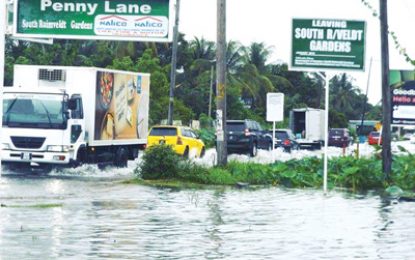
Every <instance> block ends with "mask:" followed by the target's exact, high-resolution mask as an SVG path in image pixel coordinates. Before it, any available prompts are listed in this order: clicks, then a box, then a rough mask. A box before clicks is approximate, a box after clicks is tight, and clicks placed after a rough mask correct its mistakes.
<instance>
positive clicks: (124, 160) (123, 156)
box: [114, 147, 128, 168]
mask: <svg viewBox="0 0 415 260" xmlns="http://www.w3.org/2000/svg"><path fill="white" fill-rule="evenodd" d="M114 158H115V159H114V165H115V166H116V167H118V168H125V167H127V165H128V150H127V149H126V148H124V147H120V148H118V149H117V150H116V154H115V157H114Z"/></svg>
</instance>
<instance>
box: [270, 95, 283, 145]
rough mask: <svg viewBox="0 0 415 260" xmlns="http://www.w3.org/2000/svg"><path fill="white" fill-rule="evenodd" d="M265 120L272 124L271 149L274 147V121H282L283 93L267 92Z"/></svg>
mask: <svg viewBox="0 0 415 260" xmlns="http://www.w3.org/2000/svg"><path fill="white" fill-rule="evenodd" d="M267 121H268V122H273V125H272V150H274V149H275V122H281V121H284V94H283V93H267Z"/></svg>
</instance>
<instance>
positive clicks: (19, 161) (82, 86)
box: [1, 65, 150, 167]
mask: <svg viewBox="0 0 415 260" xmlns="http://www.w3.org/2000/svg"><path fill="white" fill-rule="evenodd" d="M149 96H150V75H149V74H145V73H134V72H126V71H118V70H110V69H101V68H95V67H67V66H40V65H15V66H14V83H13V86H12V87H4V88H3V118H2V122H3V126H2V130H1V141H2V147H1V149H2V150H1V160H2V163H3V164H5V165H11V166H31V167H36V166H37V167H45V166H78V165H80V164H84V163H92V164H100V163H102V164H113V165H115V166H117V167H126V166H127V162H128V160H134V159H135V158H137V156H138V152H139V150H142V149H145V146H146V142H147V132H148V116H149Z"/></svg>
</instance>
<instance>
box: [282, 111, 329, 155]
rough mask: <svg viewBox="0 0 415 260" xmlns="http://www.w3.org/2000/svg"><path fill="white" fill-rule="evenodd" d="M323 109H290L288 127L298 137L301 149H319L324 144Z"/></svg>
mask: <svg viewBox="0 0 415 260" xmlns="http://www.w3.org/2000/svg"><path fill="white" fill-rule="evenodd" d="M324 117H325V111H324V110H322V109H316V108H297V109H293V110H291V111H290V129H291V131H292V132H293V133H294V135H296V136H297V138H298V144H299V146H300V148H301V149H321V147H322V146H323V144H324V137H325V129H324V120H325V118H324Z"/></svg>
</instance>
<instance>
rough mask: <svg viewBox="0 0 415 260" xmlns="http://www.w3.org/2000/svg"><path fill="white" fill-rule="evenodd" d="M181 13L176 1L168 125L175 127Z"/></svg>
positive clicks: (178, 3)
mask: <svg viewBox="0 0 415 260" xmlns="http://www.w3.org/2000/svg"><path fill="white" fill-rule="evenodd" d="M179 12H180V0H176V19H175V21H174V28H173V50H172V56H171V71H170V94H169V112H168V116H167V124H169V125H173V102H174V86H175V85H176V67H177V42H178V38H179Z"/></svg>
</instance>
